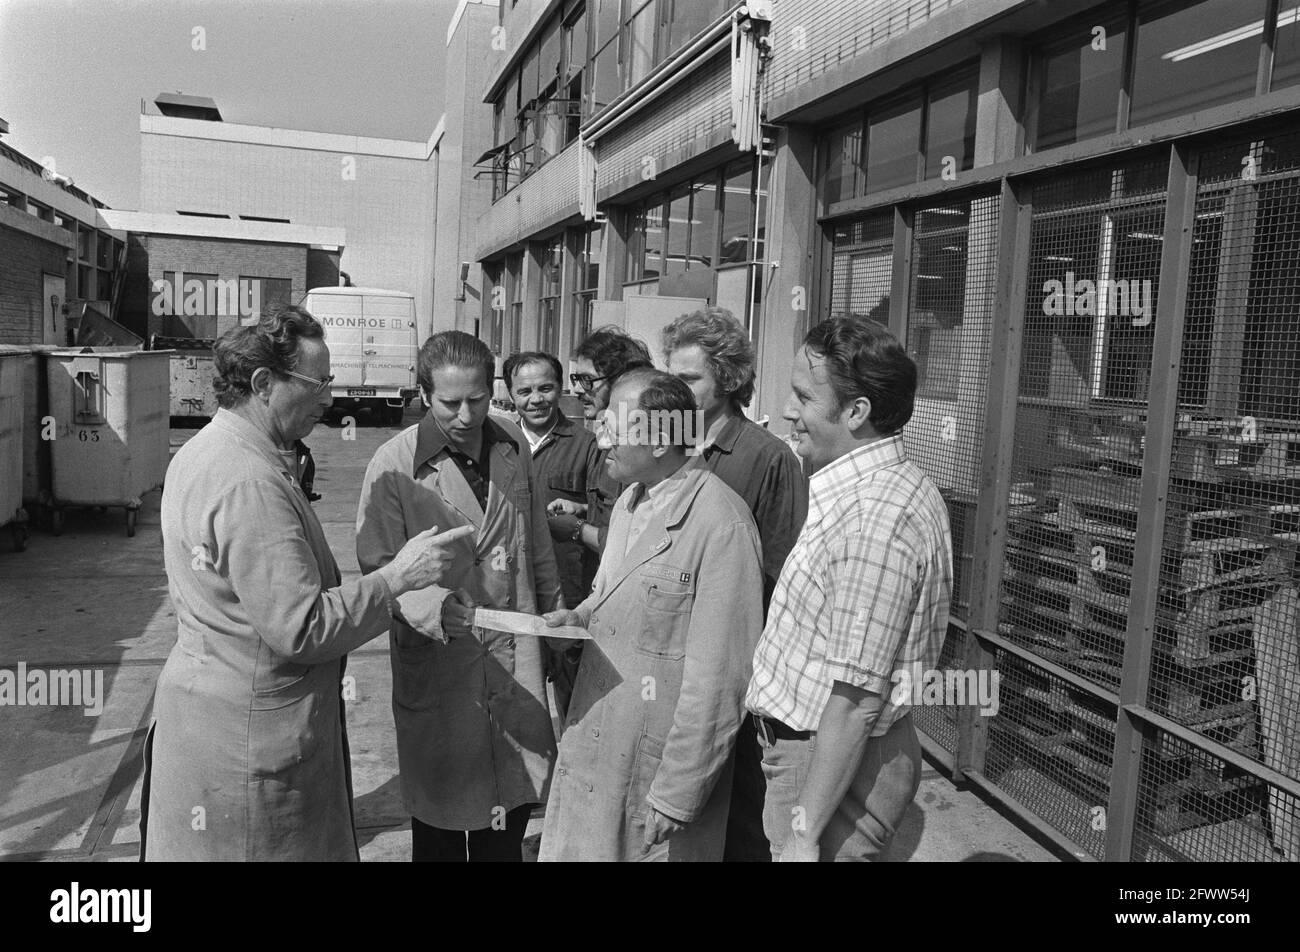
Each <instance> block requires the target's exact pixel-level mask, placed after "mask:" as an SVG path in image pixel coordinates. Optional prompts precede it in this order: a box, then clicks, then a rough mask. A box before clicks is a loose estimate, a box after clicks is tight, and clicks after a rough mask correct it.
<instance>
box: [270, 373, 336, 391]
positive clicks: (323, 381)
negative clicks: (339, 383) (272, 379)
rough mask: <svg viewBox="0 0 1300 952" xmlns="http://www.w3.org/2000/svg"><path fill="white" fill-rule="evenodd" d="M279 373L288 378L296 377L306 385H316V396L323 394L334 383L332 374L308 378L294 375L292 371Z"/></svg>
mask: <svg viewBox="0 0 1300 952" xmlns="http://www.w3.org/2000/svg"><path fill="white" fill-rule="evenodd" d="M279 372H280V373H282V374H284V375H286V376H288V377H297V378H298V379H299V380H305V381H307V382H308V383H313V384H315V385H316V391H315V392H316V394H317V395H319V394H322V393H324V392H325V388H326V387H328V386H329V385H330V384H332V383H333V382H334V375H333V374H330V375H329V376H328V377H308V376H307V375H306V374H300V373H296V372H294V371H292V370H281V371H279Z"/></svg>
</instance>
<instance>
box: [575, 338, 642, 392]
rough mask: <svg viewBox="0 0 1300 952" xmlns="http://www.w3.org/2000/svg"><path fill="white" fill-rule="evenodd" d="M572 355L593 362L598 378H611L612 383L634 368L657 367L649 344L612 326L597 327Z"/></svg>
mask: <svg viewBox="0 0 1300 952" xmlns="http://www.w3.org/2000/svg"><path fill="white" fill-rule="evenodd" d="M573 354H574V356H575V357H583V358H586V359H587V360H590V361H591V365H592V366H593V367H595V368H596V376H598V377H608V378H609V382H610V383H611V384H613V382H614V378H615V377H617V376H619V375H620V374H623V373H626V372H627V371H629V370H632V369H633V368H636V367H653V366H654V361H653V360H652V359H651V358H650V351H649V349H648V348H647V347H646V345H645V344H643V343H642V342H641V341H639V340H637V339H636V338H635V337H629V336H628V335H627V334H624V333H623V331H622V330H620V329H619V328H617V327H614V326H613V325H609V326H607V327H598V328H596V329H595V330H594V331H592V332H591V333H590V334H588V335H587V339H586V340H584V341H583V342H582V343H581V344H579V345H578V349H577V350H575V351H574V352H573Z"/></svg>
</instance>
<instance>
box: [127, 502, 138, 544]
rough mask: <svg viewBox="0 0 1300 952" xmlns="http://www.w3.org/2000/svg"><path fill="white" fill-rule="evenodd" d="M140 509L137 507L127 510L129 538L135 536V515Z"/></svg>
mask: <svg viewBox="0 0 1300 952" xmlns="http://www.w3.org/2000/svg"><path fill="white" fill-rule="evenodd" d="M138 511H139V510H136V509H128V510H127V511H126V535H127V538H128V539H131V538H135V516H136V513H137V512H138Z"/></svg>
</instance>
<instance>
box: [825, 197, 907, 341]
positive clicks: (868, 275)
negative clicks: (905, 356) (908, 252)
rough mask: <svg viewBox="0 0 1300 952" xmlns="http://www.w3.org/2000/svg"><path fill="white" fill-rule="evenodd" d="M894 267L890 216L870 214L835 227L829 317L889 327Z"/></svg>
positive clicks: (877, 213) (892, 219)
mask: <svg viewBox="0 0 1300 952" xmlns="http://www.w3.org/2000/svg"><path fill="white" fill-rule="evenodd" d="M893 266H894V215H893V213H892V211H883V212H872V213H871V214H870V215H868V216H866V217H865V218H860V219H858V220H856V221H851V222H845V223H843V224H840V225H836V226H835V229H834V233H833V235H832V239H831V311H830V316H831V317H853V318H858V319H864V320H869V321H875V322H876V323H877V324H880V325H881V326H882V327H888V326H889V290H890V278H891V275H892V273H893Z"/></svg>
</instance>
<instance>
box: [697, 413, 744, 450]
mask: <svg viewBox="0 0 1300 952" xmlns="http://www.w3.org/2000/svg"><path fill="white" fill-rule="evenodd" d="M746 422H747V420H746V417H745V415H744V414H743V413H734V414H732V415H731V417H729V418H728V420H727V422H726V423H724V424H722V429H720V430H718V438H717V439H716V440H714V441H713V443H712V444H710V445H709V446H708V447H706V448H705V450H704V452H706V453H707V452H709V451H710V450H712V449H715V448H716V449H717V450H718V451H719V452H722V453H730V452H731V451H732V450H734V449H735V448H736V441H737V440H739V439H740V431H741V430H743V429H744V428H745V423H746Z"/></svg>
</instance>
